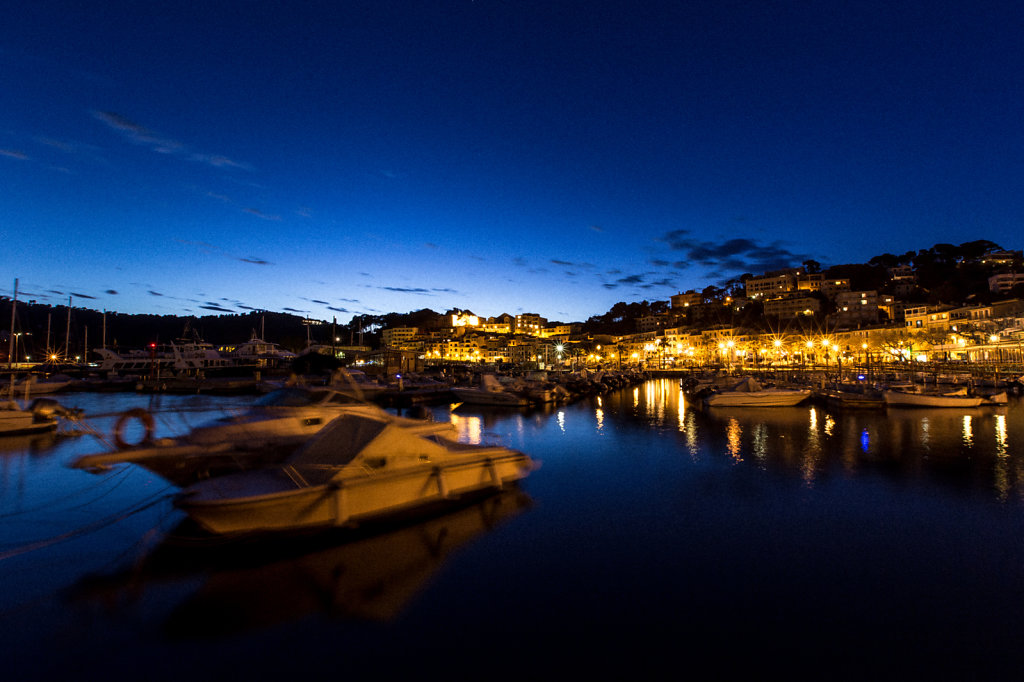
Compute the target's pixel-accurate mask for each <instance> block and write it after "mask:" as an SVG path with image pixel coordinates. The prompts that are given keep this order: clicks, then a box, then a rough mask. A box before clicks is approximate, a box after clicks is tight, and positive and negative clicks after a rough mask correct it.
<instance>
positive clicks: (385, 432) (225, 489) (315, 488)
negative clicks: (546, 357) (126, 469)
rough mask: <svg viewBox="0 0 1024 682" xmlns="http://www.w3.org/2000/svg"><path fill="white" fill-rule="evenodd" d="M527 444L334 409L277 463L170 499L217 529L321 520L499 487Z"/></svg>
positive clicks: (344, 520) (364, 515)
mask: <svg viewBox="0 0 1024 682" xmlns="http://www.w3.org/2000/svg"><path fill="white" fill-rule="evenodd" d="M533 468H534V463H533V462H532V461H531V460H530V458H529V457H527V456H526V455H525V454H523V453H521V452H518V451H515V450H510V449H507V448H504V447H501V446H486V445H470V444H465V443H457V442H454V441H451V440H448V439H445V438H441V437H438V436H423V435H418V434H415V433H412V432H409V431H408V430H405V429H403V428H401V427H399V426H397V425H395V424H393V423H391V422H390V421H389V420H387V419H383V418H380V417H371V416H369V415H346V416H344V417H340V418H338V419H336V420H334V421H333V422H331V424H329V425H328V426H327V427H325V428H324V429H323V430H322V431H321V432H320V433H319V434H317V436H315V437H314V438H312V439H311V440H310V441H309V442H308V443H307V444H306V445H305V446H303V447H302V449H300V450H299V451H298V452H296V453H295V454H294V455H292V456H291V457H289V458H288V459H287V460H286V461H285V462H284V463H283V465H282V466H278V467H271V468H265V469H260V470H256V471H248V472H242V473H238V474H231V475H226V476H221V477H218V478H213V479H209V480H206V481H200V482H198V483H195V484H193V485H191V486H189V487H187V488H186V489H185V490H184V491H182V493H181V495H179V496H178V497H177V498H176V500H175V505H176V506H177V507H178V508H180V509H181V510H182V511H184V512H185V513H186V514H188V515H189V517H190V518H192V519H193V520H194V521H195V522H196V523H198V524H199V525H200V526H202V527H203V528H205V529H206V530H208V531H210V532H213V533H219V534H230V533H243V532H253V531H285V530H297V529H305V528H324V527H331V526H343V525H351V524H355V523H359V522H360V521H364V520H369V519H374V518H378V517H382V516H387V515H391V514H394V513H398V512H403V511H409V510H413V509H417V508H422V507H427V506H432V505H434V504H442V503H445V502H451V501H453V500H457V499H459V498H461V497H464V496H466V495H469V494H473V493H482V492H486V491H498V490H501V489H503V488H504V487H505V486H506V485H509V484H512V483H514V482H516V481H518V480H520V479H522V478H523V477H525V476H526V475H528V474H529V473H530V471H531V470H533Z"/></svg>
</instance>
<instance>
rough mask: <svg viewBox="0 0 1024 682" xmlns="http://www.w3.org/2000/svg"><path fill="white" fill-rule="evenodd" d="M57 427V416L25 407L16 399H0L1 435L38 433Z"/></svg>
mask: <svg viewBox="0 0 1024 682" xmlns="http://www.w3.org/2000/svg"><path fill="white" fill-rule="evenodd" d="M56 428H57V417H56V416H55V415H53V414H46V413H39V412H37V411H36V410H34V409H32V408H28V409H26V408H23V407H22V406H21V405H19V404H18V402H17V401H15V400H3V401H0V436H13V435H15V434H24V433H38V432H41V431H51V430H53V429H56Z"/></svg>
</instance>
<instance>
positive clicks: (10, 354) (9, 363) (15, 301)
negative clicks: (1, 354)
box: [7, 277, 18, 392]
mask: <svg viewBox="0 0 1024 682" xmlns="http://www.w3.org/2000/svg"><path fill="white" fill-rule="evenodd" d="M17 307H18V278H17V277H15V278H14V298H12V299H11V343H10V346H9V347H8V349H7V369H12V368H13V367H14V309H15V308H17ZM11 391H12V392H13V391H14V378H13V377H12V378H11Z"/></svg>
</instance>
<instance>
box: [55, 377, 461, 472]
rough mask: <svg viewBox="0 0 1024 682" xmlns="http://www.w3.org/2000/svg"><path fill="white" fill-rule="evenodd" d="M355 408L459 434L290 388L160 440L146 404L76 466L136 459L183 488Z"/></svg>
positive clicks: (267, 453) (275, 454)
mask: <svg viewBox="0 0 1024 682" xmlns="http://www.w3.org/2000/svg"><path fill="white" fill-rule="evenodd" d="M349 414H363V415H368V416H372V417H375V418H381V419H386V420H388V421H390V422H392V423H394V424H395V425H397V426H400V427H402V428H406V429H409V430H410V431H411V432H412V433H425V434H436V435H440V436H443V437H446V438H451V439H453V440H454V439H455V438H456V437H457V435H458V432H457V431H456V429H455V426H454V425H453V424H451V423H450V422H434V421H428V420H426V419H412V418H406V417H397V416H394V415H391V414H389V413H387V412H385V411H384V410H383V409H381V408H380V407H378V406H377V405H373V404H371V403H365V402H361V401H358V400H356V399H354V398H352V397H351V396H348V395H345V394H343V393H340V392H338V391H335V390H332V389H329V388H299V387H291V388H284V389H279V390H277V391H273V392H271V393H268V394H266V395H265V396H263V397H261V398H260V399H259V400H257V401H256V402H255V403H254V404H253V406H252V407H250V408H249V409H248V410H246V411H244V412H242V413H240V414H237V415H228V416H225V417H221V418H219V419H216V420H213V421H210V422H207V423H204V424H201V425H199V426H197V427H195V428H194V429H192V430H191V431H190V432H189V433H186V434H184V435H182V436H179V437H176V438H159V439H154V428H155V423H154V420H153V417H152V415H151V414H149V413H148V412H146V411H145V410H142V409H135V410H129V411H128V412H125V413H124V414H123V415H121V418H120V419H119V420H118V421H117V424H116V425H115V427H114V434H113V441H114V443H115V444H116V445H117V448H118V449H116V450H114V451H112V452H103V453H97V454H90V455H83V456H81V457H78V458H77V459H75V460H74V461H72V463H71V466H72V467H74V468H76V469H86V470H89V471H94V472H100V471H105V470H107V469H109V468H110V467H111V466H113V465H115V464H122V463H133V464H138V465H139V466H142V467H145V468H146V469H149V470H150V471H152V472H154V473H156V474H158V475H160V476H162V477H164V478H165V479H167V480H169V481H170V482H172V483H174V484H175V485H179V486H184V485H188V484H190V483H192V482H194V481H196V480H198V479H202V478H209V477H212V476H219V475H222V474H224V473H231V472H237V471H240V470H247V469H252V468H255V467H259V466H266V465H268V464H275V463H278V462H280V461H281V460H282V459H284V458H286V457H287V456H288V455H290V454H291V453H292V452H294V451H295V450H296V449H297V448H299V447H300V446H301V445H302V444H303V443H305V442H306V441H307V440H308V439H309V438H310V437H311V436H313V435H315V434H316V433H317V432H319V431H320V430H321V429H322V428H324V426H326V425H327V424H329V423H330V422H331V421H333V420H334V419H336V418H338V417H340V416H342V415H349ZM136 419H137V420H138V421H139V422H141V425H142V428H143V433H142V434H141V435H140V436H138V438H137V439H134V440H135V442H134V443H131V442H128V441H127V440H125V438H124V437H123V435H122V434H123V431H124V430H125V429H126V427H128V426H129V423H130V422H132V421H133V420H136ZM136 430H137V429H136Z"/></svg>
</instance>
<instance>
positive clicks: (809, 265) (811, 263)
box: [803, 258, 821, 275]
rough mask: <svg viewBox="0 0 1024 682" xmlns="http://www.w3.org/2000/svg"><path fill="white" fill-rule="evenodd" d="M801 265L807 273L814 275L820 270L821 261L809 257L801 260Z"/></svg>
mask: <svg viewBox="0 0 1024 682" xmlns="http://www.w3.org/2000/svg"><path fill="white" fill-rule="evenodd" d="M803 266H804V269H805V270H806V271H807V274H808V275H816V274H818V273H819V272H821V263H819V262H818V261H816V260H812V259H810V258H809V259H807V260H805V261H804V262H803Z"/></svg>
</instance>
